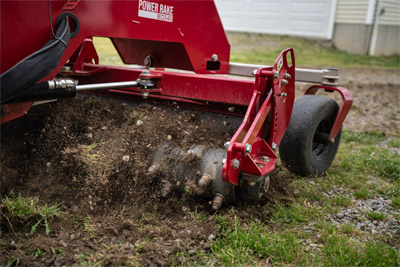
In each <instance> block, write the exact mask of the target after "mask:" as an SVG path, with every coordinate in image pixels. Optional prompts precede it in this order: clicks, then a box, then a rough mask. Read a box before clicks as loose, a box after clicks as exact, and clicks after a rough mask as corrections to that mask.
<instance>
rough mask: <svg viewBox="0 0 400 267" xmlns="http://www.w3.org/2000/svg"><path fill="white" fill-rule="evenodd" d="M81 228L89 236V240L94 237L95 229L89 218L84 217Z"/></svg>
mask: <svg viewBox="0 0 400 267" xmlns="http://www.w3.org/2000/svg"><path fill="white" fill-rule="evenodd" d="M83 228H84V229H85V231H86V232H87V233H88V234H89V237H90V238H94V237H95V232H96V227H95V225H94V224H93V223H91V217H90V216H88V217H86V218H85V220H84V221H83Z"/></svg>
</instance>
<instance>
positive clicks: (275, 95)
mask: <svg viewBox="0 0 400 267" xmlns="http://www.w3.org/2000/svg"><path fill="white" fill-rule="evenodd" d="M287 56H290V59H291V61H292V63H291V64H290V65H289V64H288V61H287ZM276 72H277V73H278V75H277V76H276V75H275V73H276ZM287 74H289V75H290V77H291V78H290V79H288V80H287V81H288V84H287V85H284V84H283V80H284V78H285V75H287ZM294 75H295V62H294V53H293V49H287V50H285V51H283V52H282V53H281V54H280V55H279V57H278V59H277V61H276V62H275V65H274V67H273V68H264V69H258V70H257V72H256V74H255V77H256V80H255V84H254V91H253V96H252V99H251V101H250V104H249V107H248V109H247V113H246V116H245V117H244V120H243V123H242V125H241V126H240V127H239V129H238V131H237V132H236V134H235V135H234V136H233V138H232V139H231V141H230V143H229V148H228V153H227V157H226V161H225V163H224V166H223V172H222V178H223V179H224V180H225V181H227V182H230V183H232V184H235V185H238V184H239V173H240V172H242V173H244V174H246V175H251V176H257V177H259V176H264V175H265V174H267V173H269V172H271V171H272V170H273V169H274V168H275V163H276V154H275V151H276V149H277V147H278V146H279V143H280V141H281V139H282V137H283V134H284V133H285V130H286V128H287V126H288V125H289V121H290V116H291V112H292V108H293V102H294V80H295V76H294ZM284 93H286V94H287V96H286V97H285V99H283V98H282V95H283V94H284ZM268 116H270V119H269V121H268V120H267V117H268ZM266 123H267V124H266ZM246 144H248V145H251V146H252V150H251V152H250V153H248V154H246V153H245V150H244V149H245V146H246ZM266 157H268V161H266V160H265V159H266ZM235 160H237V161H239V167H237V168H236V167H234V161H235Z"/></svg>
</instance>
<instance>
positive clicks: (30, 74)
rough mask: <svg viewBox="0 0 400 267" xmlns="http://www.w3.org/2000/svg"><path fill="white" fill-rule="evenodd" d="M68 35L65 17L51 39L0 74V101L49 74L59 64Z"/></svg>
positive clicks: (9, 97) (13, 96)
mask: <svg viewBox="0 0 400 267" xmlns="http://www.w3.org/2000/svg"><path fill="white" fill-rule="evenodd" d="M70 37H71V31H70V27H69V23H68V18H67V17H66V18H65V19H64V20H63V21H62V22H61V24H60V27H58V29H57V32H56V34H55V37H54V38H53V39H52V40H50V41H49V42H47V43H46V44H45V45H44V46H43V47H42V48H41V49H40V50H38V51H36V52H35V53H33V54H31V55H29V56H27V57H26V58H24V59H23V60H21V61H20V62H18V63H17V64H16V65H14V66H13V67H12V68H10V69H9V70H7V71H6V72H4V73H3V74H2V75H1V76H0V84H1V95H0V98H1V103H3V102H5V101H9V100H10V99H12V98H15V97H17V96H20V95H21V94H23V93H24V92H26V91H27V90H30V89H31V87H32V86H33V85H34V84H35V83H36V82H38V81H40V80H41V79H43V78H44V77H46V76H47V75H49V74H50V73H51V72H52V71H53V70H54V69H55V68H56V67H57V66H58V65H59V64H60V60H61V57H62V55H63V53H64V51H65V49H66V47H67V45H68V42H69V40H70Z"/></svg>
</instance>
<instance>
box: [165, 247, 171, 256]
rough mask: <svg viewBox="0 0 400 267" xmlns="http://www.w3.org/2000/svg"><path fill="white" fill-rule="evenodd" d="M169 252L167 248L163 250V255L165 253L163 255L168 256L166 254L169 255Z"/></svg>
mask: <svg viewBox="0 0 400 267" xmlns="http://www.w3.org/2000/svg"><path fill="white" fill-rule="evenodd" d="M169 254H170V252H169V250H168V249H166V250H164V255H165V257H168V256H169Z"/></svg>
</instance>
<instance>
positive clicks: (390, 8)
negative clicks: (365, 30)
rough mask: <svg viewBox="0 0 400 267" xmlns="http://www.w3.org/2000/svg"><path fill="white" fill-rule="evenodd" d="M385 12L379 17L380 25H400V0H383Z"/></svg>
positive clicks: (382, 4)
mask: <svg viewBox="0 0 400 267" xmlns="http://www.w3.org/2000/svg"><path fill="white" fill-rule="evenodd" d="M381 8H383V14H382V15H381V16H380V17H379V25H394V26H400V0H382V2H381Z"/></svg>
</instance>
